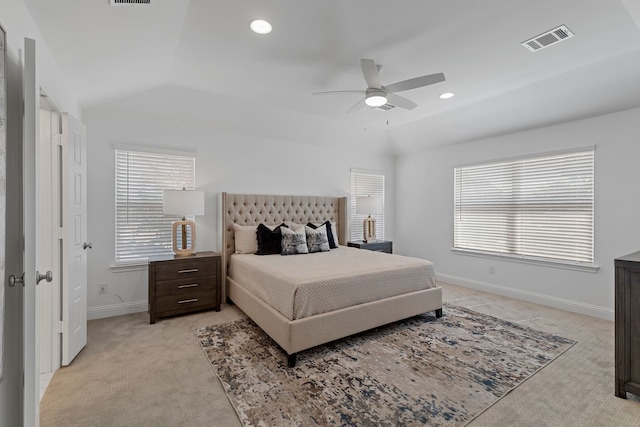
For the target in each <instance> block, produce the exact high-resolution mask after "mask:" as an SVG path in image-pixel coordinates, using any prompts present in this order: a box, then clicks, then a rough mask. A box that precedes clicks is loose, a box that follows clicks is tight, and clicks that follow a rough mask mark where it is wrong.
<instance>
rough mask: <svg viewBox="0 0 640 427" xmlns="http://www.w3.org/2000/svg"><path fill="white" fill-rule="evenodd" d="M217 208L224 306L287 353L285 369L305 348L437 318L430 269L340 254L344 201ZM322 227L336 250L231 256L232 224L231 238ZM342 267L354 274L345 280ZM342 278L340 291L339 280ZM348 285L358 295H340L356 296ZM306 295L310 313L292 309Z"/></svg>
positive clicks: (229, 198) (347, 251)
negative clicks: (252, 231)
mask: <svg viewBox="0 0 640 427" xmlns="http://www.w3.org/2000/svg"><path fill="white" fill-rule="evenodd" d="M219 206H220V207H221V210H222V213H221V215H220V216H219V218H220V220H221V222H222V224H221V229H222V233H221V236H222V239H223V241H222V246H221V247H222V257H223V262H222V276H223V277H224V278H225V286H224V287H223V295H222V297H223V300H224V299H228V300H230V301H231V302H233V303H234V304H235V305H237V306H238V307H239V308H240V309H241V310H242V311H244V312H245V313H246V314H247V316H249V317H250V318H251V319H252V320H253V321H254V322H255V323H256V324H257V325H258V326H260V328H262V329H263V330H264V331H265V332H266V333H267V334H268V335H269V336H270V337H271V338H272V339H273V340H274V341H275V342H276V343H277V344H278V345H279V346H280V347H281V348H282V349H283V350H284V351H285V352H286V353H287V355H288V365H289V366H290V367H293V366H294V365H295V363H296V354H297V353H298V352H300V351H303V350H306V349H308V348H311V347H315V346H317V345H320V344H324V343H327V342H330V341H333V340H336V339H340V338H344V337H347V336H349V335H353V334H356V333H359V332H363V331H366V330H368V329H372V328H375V327H378V326H382V325H385V324H387V323H391V322H395V321H397V320H401V319H405V318H408V317H411V316H415V315H418V314H421V313H426V312H429V311H435V313H436V316H437V317H440V316H442V289H441V288H440V287H438V286H437V285H436V282H435V274H434V273H433V265H432V264H431V263H430V262H429V261H425V260H419V259H417V258H411V257H402V256H398V255H389V254H382V253H376V252H370V251H366V250H361V249H355V248H349V247H347V246H346V243H347V237H346V236H347V235H348V234H347V233H348V222H347V198H346V197H316V196H286V195H257V194H228V193H221V200H220V201H219ZM326 221H329V222H330V223H331V229H332V230H333V232H334V233H335V234H336V235H335V236H334V238H335V239H336V240H337V241H338V242H339V245H340V246H339V248H337V249H331V250H330V251H328V252H321V253H312V254H309V255H292V256H281V255H264V256H260V255H253V254H237V253H236V242H235V234H236V232H235V231H234V224H236V230H238V228H239V227H249V226H258V225H259V224H268V225H272V226H275V225H277V224H281V223H285V224H307V223H309V222H311V223H314V224H322V223H326ZM238 232H239V230H238ZM239 237H240V234H239ZM338 242H336V243H338ZM242 244H243V245H244V243H242ZM238 246H239V247H240V241H239V242H238ZM371 257H374V259H373V261H374V262H373V264H375V267H373V270H372V267H371V265H372V262H371ZM345 260H347V261H345ZM345 264H350V265H352V266H354V268H355V270H357V271H355V270H354V271H353V272H352V273H349V272H348V269H347V267H346V266H345ZM358 265H360V266H361V268H359V269H358V268H356V267H357V266H358ZM365 265H368V266H369V267H368V268H366V271H365V269H364V267H362V266H365ZM349 274H351V275H352V277H350V278H349V279H348V280H350V282H349V284H348V287H344V286H345V285H344V284H341V283H342V282H343V281H344V280H346V279H345V278H344V277H343V276H345V275H346V276H348V275H349ZM418 282H420V283H418ZM355 283H360V284H358V285H357V286H360V287H362V289H363V290H362V291H356V290H354V291H353V292H351V291H349V292H346V291H345V289H349V290H351V289H356V285H355ZM287 286H289V288H287ZM340 286H343V287H342V288H341V287H340ZM305 294H310V295H313V296H312V297H310V298H311V300H313V301H315V303H314V304H315V305H314V304H311V303H309V302H308V301H309V300H308V299H304V300H301V301H302V303H296V302H295V301H296V297H298V296H300V295H305ZM270 296H271V299H269V297H270ZM336 302H337V305H334V304H335V303H336ZM292 303H293V305H292ZM329 303H331V305H329Z"/></svg>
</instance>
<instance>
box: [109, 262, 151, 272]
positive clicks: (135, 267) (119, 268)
mask: <svg viewBox="0 0 640 427" xmlns="http://www.w3.org/2000/svg"><path fill="white" fill-rule="evenodd" d="M109 268H110V269H111V271H113V272H114V273H127V272H129V271H143V270H148V269H149V262H147V261H139V262H136V263H131V264H111V265H110V266H109Z"/></svg>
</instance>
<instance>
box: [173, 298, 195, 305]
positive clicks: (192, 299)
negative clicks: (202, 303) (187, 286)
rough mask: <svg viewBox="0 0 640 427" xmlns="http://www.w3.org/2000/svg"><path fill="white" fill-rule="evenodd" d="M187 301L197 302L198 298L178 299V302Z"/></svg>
mask: <svg viewBox="0 0 640 427" xmlns="http://www.w3.org/2000/svg"><path fill="white" fill-rule="evenodd" d="M189 302H198V298H191V299H183V300H182V301H178V304H187V303H189Z"/></svg>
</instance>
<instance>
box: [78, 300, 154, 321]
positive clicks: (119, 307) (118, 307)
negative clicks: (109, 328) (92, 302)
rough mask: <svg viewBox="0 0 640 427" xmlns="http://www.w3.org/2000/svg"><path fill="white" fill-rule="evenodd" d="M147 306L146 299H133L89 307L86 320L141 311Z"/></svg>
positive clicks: (145, 309)
mask: <svg viewBox="0 0 640 427" xmlns="http://www.w3.org/2000/svg"><path fill="white" fill-rule="evenodd" d="M148 308H149V303H148V302H147V301H133V302H125V303H117V304H109V305H101V306H100V307H89V308H88V309H87V320H95V319H103V318H105V317H115V316H122V315H123V314H132V313H142V312H146V311H147V309H148Z"/></svg>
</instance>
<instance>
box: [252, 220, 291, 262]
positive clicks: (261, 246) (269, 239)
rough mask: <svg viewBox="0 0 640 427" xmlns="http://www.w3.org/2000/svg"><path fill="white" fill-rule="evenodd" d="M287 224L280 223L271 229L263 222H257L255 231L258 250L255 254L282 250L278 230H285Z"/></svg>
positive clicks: (271, 253) (274, 252)
mask: <svg viewBox="0 0 640 427" xmlns="http://www.w3.org/2000/svg"><path fill="white" fill-rule="evenodd" d="M286 229H287V226H286V225H284V224H280V225H279V226H277V227H275V228H274V229H273V230H271V229H270V228H269V227H267V226H266V225H264V224H259V225H258V229H257V231H256V233H257V236H258V251H257V252H256V255H273V254H279V253H280V252H281V251H282V247H281V246H280V242H281V240H282V233H281V231H280V230H286Z"/></svg>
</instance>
